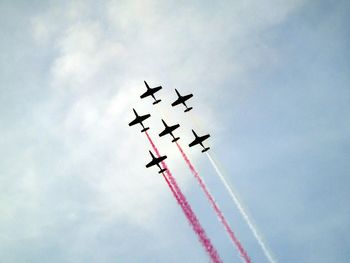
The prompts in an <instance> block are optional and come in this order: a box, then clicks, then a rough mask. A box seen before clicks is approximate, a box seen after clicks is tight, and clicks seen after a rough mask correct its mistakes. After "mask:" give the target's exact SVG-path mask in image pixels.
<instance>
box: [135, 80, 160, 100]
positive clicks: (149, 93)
mask: <svg viewBox="0 0 350 263" xmlns="http://www.w3.org/2000/svg"><path fill="white" fill-rule="evenodd" d="M143 82H144V83H145V85H146V88H147V91H146V92H145V93H143V94H142V95H141V96H140V98H141V99H143V98H146V97H148V96H152V98H153V99H154V102H153V104H157V103H159V102H161V101H162V100H157V99H156V97H155V96H154V93H156V92H157V91H159V90H161V89H162V86H159V87H155V88H150V87H149V86H148V84H147V82H146V81H145V80H144V81H143Z"/></svg>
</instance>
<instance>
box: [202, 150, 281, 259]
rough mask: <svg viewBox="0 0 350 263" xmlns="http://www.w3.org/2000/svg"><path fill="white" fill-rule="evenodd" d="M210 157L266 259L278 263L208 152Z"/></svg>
mask: <svg viewBox="0 0 350 263" xmlns="http://www.w3.org/2000/svg"><path fill="white" fill-rule="evenodd" d="M206 154H207V156H208V159H209V161H210V163H211V164H212V166H213V167H214V169H215V171H216V173H217V175H218V176H219V178H220V180H221V181H222V183H223V184H224V186H225V187H226V189H227V191H228V192H229V194H230V196H231V198H232V200H233V202H234V203H235V205H236V206H237V208H238V210H239V212H240V213H241V215H242V216H243V218H244V220H245V222H246V223H247V225H248V227H249V229H250V230H251V231H252V233H253V235H254V237H255V239H256V240H257V242H258V243H259V245H260V247H261V249H262V251H263V252H264V254H265V256H266V258H267V259H268V261H269V262H270V263H276V262H277V261H276V260H275V259H274V258H273V257H272V253H271V252H270V251H269V250H268V248H267V246H266V245H265V243H264V241H263V240H262V237H261V236H260V234H259V233H258V231H257V229H256V227H255V226H254V225H253V223H252V222H251V220H250V218H249V216H248V214H247V213H246V212H245V210H244V209H243V206H242V205H241V203H240V202H239V200H238V197H237V195H236V194H235V193H234V191H233V189H232V187H231V186H230V185H229V183H228V182H227V180H226V179H225V176H224V175H223V173H222V172H221V171H220V169H219V167H218V166H217V164H216V163H215V161H214V160H213V158H212V157H211V156H210V154H209V153H208V152H207V153H206Z"/></svg>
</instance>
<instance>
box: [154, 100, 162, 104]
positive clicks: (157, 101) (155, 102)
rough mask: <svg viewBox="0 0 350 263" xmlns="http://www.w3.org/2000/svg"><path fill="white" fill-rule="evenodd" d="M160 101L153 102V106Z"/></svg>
mask: <svg viewBox="0 0 350 263" xmlns="http://www.w3.org/2000/svg"><path fill="white" fill-rule="evenodd" d="M161 101H162V100H156V101H154V102H153V105H155V104H157V103H159V102H161Z"/></svg>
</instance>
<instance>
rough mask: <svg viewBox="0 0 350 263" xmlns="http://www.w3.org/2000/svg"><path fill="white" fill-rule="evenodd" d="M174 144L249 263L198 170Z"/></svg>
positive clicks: (178, 145) (180, 148)
mask: <svg viewBox="0 0 350 263" xmlns="http://www.w3.org/2000/svg"><path fill="white" fill-rule="evenodd" d="M176 145H177V148H178V149H179V151H180V152H181V154H182V157H183V159H184V160H185V162H186V163H187V165H188V167H189V168H190V170H191V172H192V174H193V175H194V177H195V178H196V179H197V181H198V183H199V185H200V186H201V188H202V190H203V191H204V193H205V195H206V197H207V198H208V200H209V202H210V204H211V205H212V206H213V209H214V211H215V213H216V214H217V216H218V218H219V219H220V221H221V222H222V224H223V225H224V227H225V230H226V232H227V234H228V235H229V237H230V239H231V241H232V242H233V244H234V245H235V246H236V247H237V249H238V251H239V253H240V255H241V257H242V258H243V260H244V262H246V263H250V262H251V260H250V258H249V256H248V254H247V252H246V251H245V250H244V248H243V246H242V244H241V243H240V241H239V240H238V238H237V237H236V236H235V234H234V233H233V231H232V229H231V227H230V225H229V223H228V222H227V221H226V219H225V217H224V214H223V213H222V211H221V210H220V208H219V206H218V205H217V204H216V202H215V199H214V197H213V196H212V195H211V193H210V192H209V189H208V188H207V186H206V185H205V182H204V180H203V179H202V178H201V177H200V175H199V174H198V172H197V171H196V169H195V168H194V166H193V165H192V163H191V161H190V160H189V158H188V157H187V155H186V154H185V152H184V151H183V149H182V147H181V146H180V144H179V143H178V142H176Z"/></svg>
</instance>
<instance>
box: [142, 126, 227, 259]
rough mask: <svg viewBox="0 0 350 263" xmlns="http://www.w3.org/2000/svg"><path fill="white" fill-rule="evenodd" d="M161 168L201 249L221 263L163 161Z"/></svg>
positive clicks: (151, 142)
mask: <svg viewBox="0 0 350 263" xmlns="http://www.w3.org/2000/svg"><path fill="white" fill-rule="evenodd" d="M146 135H147V139H148V140H149V142H150V144H151V145H152V148H153V150H154V151H155V152H156V154H157V156H158V157H159V156H160V154H159V151H158V149H157V147H156V146H155V144H154V143H153V141H152V139H151V137H150V136H149V134H148V133H147V131H146ZM161 165H162V168H163V169H164V168H165V169H167V170H166V172H165V173H166V175H167V176H165V175H163V176H164V178H165V180H166V182H167V184H168V186H169V188H170V190H171V191H172V193H173V195H174V197H175V198H176V200H177V202H178V204H179V205H180V206H181V208H182V210H183V212H184V214H185V215H186V217H187V219H188V221H189V222H190V224H191V226H192V228H193V230H194V231H195V233H196V234H197V236H198V238H199V240H200V242H201V244H202V245H203V247H204V248H205V250H206V252H207V253H208V255H209V256H210V258H211V260H212V262H214V263H221V262H222V260H221V258H220V256H219V254H218V252H217V250H216V249H215V248H214V246H213V245H212V243H211V241H210V239H209V238H208V237H207V234H206V233H205V231H204V229H203V227H202V226H201V224H200V223H199V221H198V219H197V216H196V215H195V213H194V212H193V210H192V208H191V206H190V205H189V203H188V202H187V199H186V197H185V196H184V194H183V193H182V191H181V189H180V187H179V186H178V184H177V182H176V180H175V178H174V177H173V176H172V174H171V172H170V171H169V169H168V167H167V165H166V163H165V162H164V161H162V162H161Z"/></svg>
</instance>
